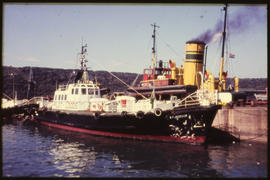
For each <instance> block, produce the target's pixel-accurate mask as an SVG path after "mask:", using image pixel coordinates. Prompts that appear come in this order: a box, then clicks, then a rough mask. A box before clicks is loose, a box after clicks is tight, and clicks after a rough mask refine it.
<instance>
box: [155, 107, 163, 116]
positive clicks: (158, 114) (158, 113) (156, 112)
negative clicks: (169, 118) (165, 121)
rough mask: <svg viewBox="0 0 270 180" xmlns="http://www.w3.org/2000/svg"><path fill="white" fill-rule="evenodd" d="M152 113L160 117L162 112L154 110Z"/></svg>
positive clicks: (157, 109) (158, 109)
mask: <svg viewBox="0 0 270 180" xmlns="http://www.w3.org/2000/svg"><path fill="white" fill-rule="evenodd" d="M154 113H155V115H156V116H161V115H162V110H161V109H160V108H156V109H155V110H154Z"/></svg>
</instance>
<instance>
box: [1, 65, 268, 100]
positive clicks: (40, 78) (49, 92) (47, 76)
mask: <svg viewBox="0 0 270 180" xmlns="http://www.w3.org/2000/svg"><path fill="white" fill-rule="evenodd" d="M2 68H3V82H2V92H3V93H5V94H7V95H8V96H10V97H12V84H13V78H12V76H10V74H11V73H14V74H15V78H14V85H15V86H14V87H15V88H14V89H15V91H17V94H18V99H23V98H26V97H27V86H28V77H29V71H30V67H11V66H9V67H7V66H4V67H2ZM32 71H33V75H34V81H35V82H36V84H35V88H34V92H33V94H34V96H53V93H54V91H55V89H56V86H57V85H59V84H67V83H68V82H71V76H72V72H73V70H72V69H53V68H39V67H32ZM113 74H114V75H116V76H117V77H119V78H120V79H121V80H123V81H124V82H125V83H127V84H129V85H131V84H132V82H133V81H134V79H135V78H136V76H137V74H135V73H123V72H113ZM89 76H90V79H91V80H94V79H95V77H96V79H97V81H98V82H99V83H100V84H101V88H110V90H111V92H115V91H125V90H126V89H127V86H126V85H124V84H123V83H121V82H120V81H119V80H118V79H116V78H115V77H113V76H112V75H110V73H109V72H107V71H89ZM141 80H142V75H140V76H139V78H138V79H137V81H136V84H138V82H139V81H141ZM230 83H231V84H232V85H233V86H234V82H233V79H231V78H228V79H227V83H226V86H227V87H228V85H229V84H230ZM266 87H267V78H252V79H251V78H244V79H240V80H239V88H242V89H256V90H264V89H265V88H266Z"/></svg>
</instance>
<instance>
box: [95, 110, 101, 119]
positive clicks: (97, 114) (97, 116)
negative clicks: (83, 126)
mask: <svg viewBox="0 0 270 180" xmlns="http://www.w3.org/2000/svg"><path fill="white" fill-rule="evenodd" d="M99 117H100V113H99V112H95V114H94V118H95V120H97V119H99Z"/></svg>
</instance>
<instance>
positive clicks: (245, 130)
mask: <svg viewBox="0 0 270 180" xmlns="http://www.w3.org/2000/svg"><path fill="white" fill-rule="evenodd" d="M267 114H268V108H267V106H257V107H251V106H244V107H243V106H235V107H233V108H227V107H222V109H220V110H219V111H218V113H217V115H216V117H215V119H214V122H213V124H212V126H213V127H215V128H217V129H220V130H223V131H226V132H229V133H230V134H231V135H233V136H235V137H237V138H239V139H240V141H248V142H261V143H267V142H268V118H267V117H268V116H267Z"/></svg>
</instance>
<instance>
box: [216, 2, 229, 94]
mask: <svg viewBox="0 0 270 180" xmlns="http://www.w3.org/2000/svg"><path fill="white" fill-rule="evenodd" d="M227 7H228V4H227V3H226V4H225V7H224V9H223V10H224V11H225V15H224V29H223V33H222V35H223V38H222V52H221V59H220V67H219V85H218V91H222V90H225V81H224V80H225V78H224V77H223V69H224V67H223V64H224V47H225V40H226V19H227Z"/></svg>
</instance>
